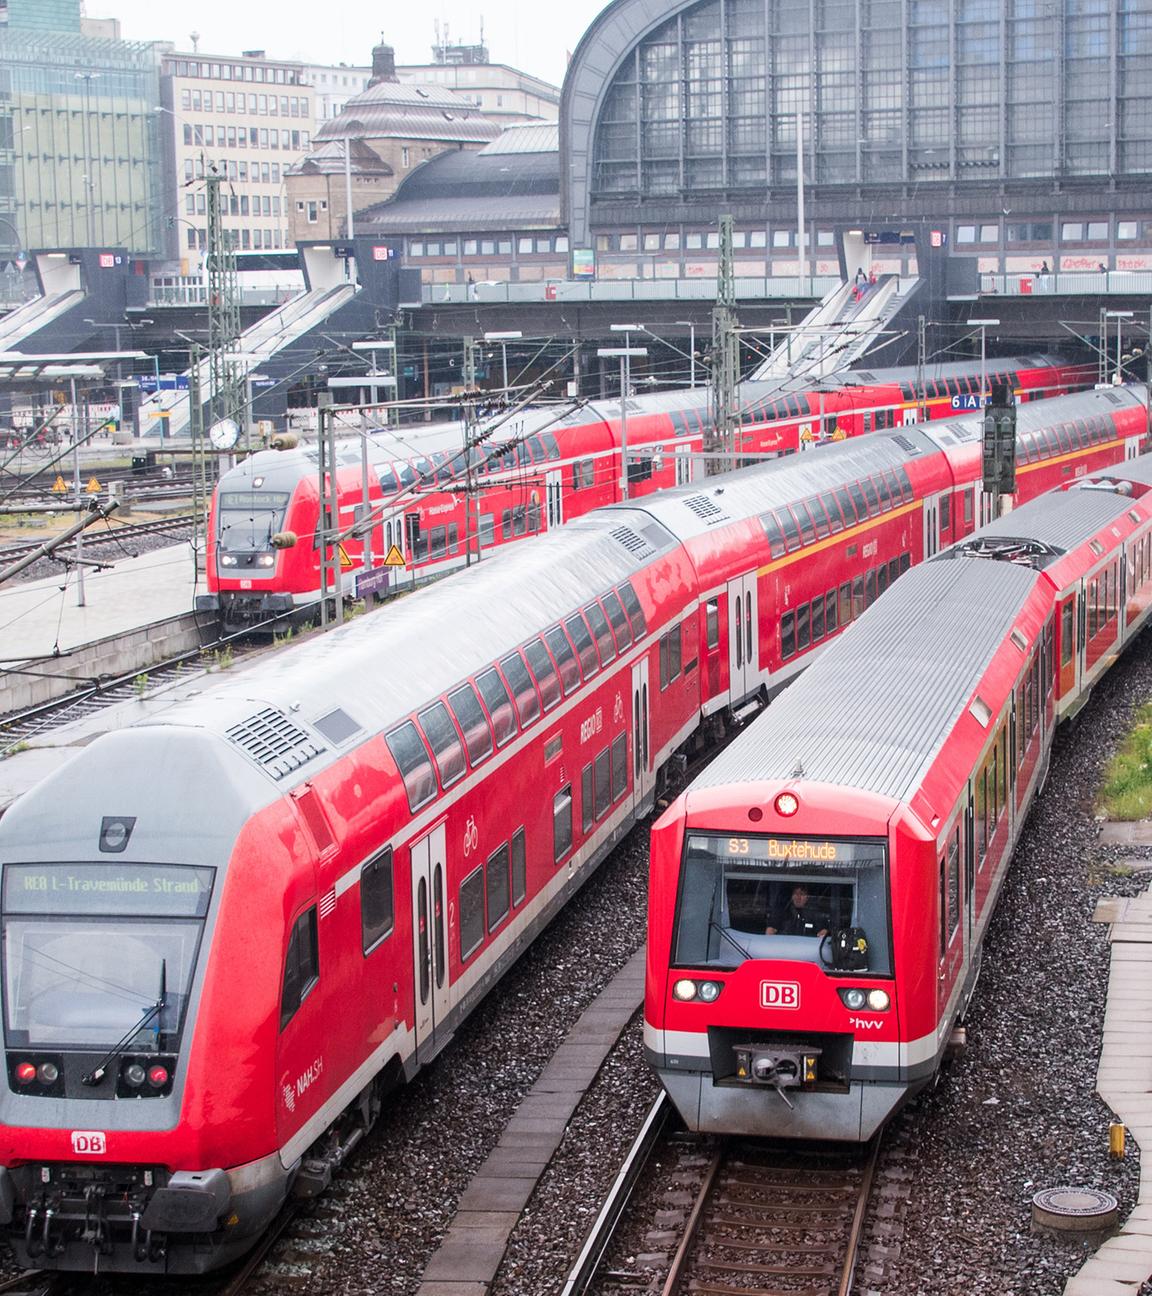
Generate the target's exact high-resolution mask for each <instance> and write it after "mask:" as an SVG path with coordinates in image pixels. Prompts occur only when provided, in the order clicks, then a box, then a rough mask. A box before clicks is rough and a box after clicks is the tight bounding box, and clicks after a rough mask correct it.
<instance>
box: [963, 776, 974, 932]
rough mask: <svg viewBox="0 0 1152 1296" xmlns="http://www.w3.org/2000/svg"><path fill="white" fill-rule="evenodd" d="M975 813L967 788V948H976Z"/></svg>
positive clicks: (965, 827)
mask: <svg viewBox="0 0 1152 1296" xmlns="http://www.w3.org/2000/svg"><path fill="white" fill-rule="evenodd" d="M975 822H976V820H975V813H974V809H973V805H972V788H971V785H969V788H968V805H967V808H966V809H965V811H964V841H963V843H962V854H963V859H964V913H965V915H966V922H965V927H966V929H967V938H968V948H969V949H970V950H974V949H975V948H976V843H975V836H974V833H973V828H974V826H975Z"/></svg>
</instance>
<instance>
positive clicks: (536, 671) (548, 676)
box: [524, 639, 561, 711]
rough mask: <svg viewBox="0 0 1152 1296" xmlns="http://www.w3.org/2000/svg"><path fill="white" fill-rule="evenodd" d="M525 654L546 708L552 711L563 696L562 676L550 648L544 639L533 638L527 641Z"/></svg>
mask: <svg viewBox="0 0 1152 1296" xmlns="http://www.w3.org/2000/svg"><path fill="white" fill-rule="evenodd" d="M524 656H525V657H527V658H528V666H529V669H530V670H531V671H532V674H533V676H534V678H535V680H536V683H537V685H538V686H539V688H540V699H541V701H542V702H543V703H544V710H545V711H551V710H552V708H553V707H554V706H555V705H556V703H557V702H559V701H560V698H561V692H560V678H559V676H558V675H557V674H556V667H555V666H554V665H553V664H552V658H551V657H549V656H548V649H547V648H545V647H544V640H543V639H533V640H532V641H531V643H526V644H525V645H524Z"/></svg>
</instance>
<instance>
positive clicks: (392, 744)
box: [384, 720, 436, 811]
mask: <svg viewBox="0 0 1152 1296" xmlns="http://www.w3.org/2000/svg"><path fill="white" fill-rule="evenodd" d="M384 741H385V742H386V743H387V744H388V750H389V751H390V752H391V753H392V759H393V760H394V761H395V762H396V768H397V769H398V770H399V771H400V777H401V778H402V779H403V780H404V790H405V791H406V792H407V793H408V808H409V809H410V810H413V811H415V810H419V809H420V807H421V806H422V805H426V804H427V803H428V802H429V801H431V800H432V798H433V797H434V796H435V795H436V775H435V774H434V773H433V771H432V761H431V759H430V758H429V756H428V752H427V750H426V749H425V747H424V743H423V741H422V740H421V738H420V731H419V730H418V729H417V728H416V726H415V725H414V724H413V723H412V721H411V720H406V721H405V722H404V723H403V724H402V725H400V726H399V728H397V729H393V730H392V732H391V733H387V734H385V735H384Z"/></svg>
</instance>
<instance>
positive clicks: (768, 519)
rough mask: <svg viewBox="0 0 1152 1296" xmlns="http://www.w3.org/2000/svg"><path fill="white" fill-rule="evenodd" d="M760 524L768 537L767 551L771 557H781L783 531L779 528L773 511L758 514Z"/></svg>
mask: <svg viewBox="0 0 1152 1296" xmlns="http://www.w3.org/2000/svg"><path fill="white" fill-rule="evenodd" d="M760 525H761V526H762V527H763V528H764V534H765V535H766V536H767V537H768V552H769V553H770V554H771V555H772V557H773V558H782V557H783V556H784V532H783V531H781V529H780V523H779V521H778V520H777V518H776V515H775V513H762V514H761V515H760Z"/></svg>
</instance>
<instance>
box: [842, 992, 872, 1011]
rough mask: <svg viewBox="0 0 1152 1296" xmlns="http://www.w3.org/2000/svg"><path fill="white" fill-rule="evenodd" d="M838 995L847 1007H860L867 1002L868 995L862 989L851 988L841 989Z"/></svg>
mask: <svg viewBox="0 0 1152 1296" xmlns="http://www.w3.org/2000/svg"><path fill="white" fill-rule="evenodd" d="M840 997H841V998H842V999H843V1000H844V1004H845V1006H846V1007H848V1008H854V1009H860V1008H863V1007H864V1005H865V1004H866V1003H867V1002H868V996H867V995H866V994H865V993H864V991H863V990H858V989H856V988H853V989H851V990H841V991H840Z"/></svg>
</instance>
